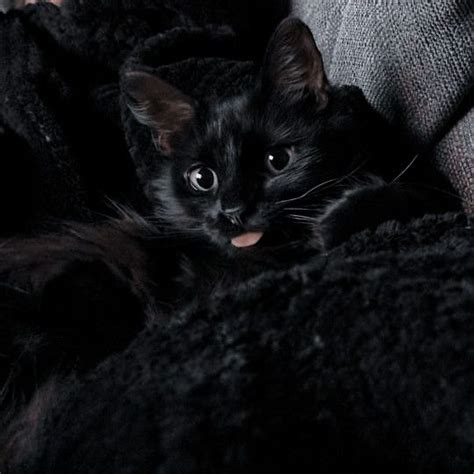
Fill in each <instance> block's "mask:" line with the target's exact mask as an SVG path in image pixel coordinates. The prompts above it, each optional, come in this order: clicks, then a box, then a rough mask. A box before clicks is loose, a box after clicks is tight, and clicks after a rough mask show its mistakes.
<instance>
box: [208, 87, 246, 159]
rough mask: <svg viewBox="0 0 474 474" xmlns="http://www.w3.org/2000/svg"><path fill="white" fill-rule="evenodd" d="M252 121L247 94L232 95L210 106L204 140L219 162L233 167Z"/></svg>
mask: <svg viewBox="0 0 474 474" xmlns="http://www.w3.org/2000/svg"><path fill="white" fill-rule="evenodd" d="M254 123H255V117H254V111H253V110H252V107H251V102H250V100H249V98H248V97H247V96H236V97H232V98H229V99H227V100H225V101H221V102H218V103H215V104H213V105H212V106H211V108H210V110H209V115H208V119H207V122H206V128H205V133H204V140H205V142H206V143H207V144H208V145H209V147H210V149H211V150H212V153H213V155H214V157H215V158H216V160H217V161H218V162H219V164H221V165H222V166H224V167H230V168H235V166H236V164H237V161H238V157H239V154H240V152H241V147H242V140H243V137H244V136H245V134H246V133H247V132H248V131H250V130H252V128H253V124H254Z"/></svg>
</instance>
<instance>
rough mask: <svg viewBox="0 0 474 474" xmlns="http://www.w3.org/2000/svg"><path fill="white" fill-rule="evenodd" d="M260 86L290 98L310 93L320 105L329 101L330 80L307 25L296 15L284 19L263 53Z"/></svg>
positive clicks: (294, 98)
mask: <svg viewBox="0 0 474 474" xmlns="http://www.w3.org/2000/svg"><path fill="white" fill-rule="evenodd" d="M262 80H263V86H264V88H267V89H268V90H269V91H270V93H272V92H279V93H280V94H283V95H284V96H286V97H288V98H289V99H293V100H298V99H301V98H302V97H303V96H304V94H305V93H308V92H310V93H313V94H314V95H315V96H316V99H317V100H318V102H319V104H320V108H323V107H324V106H325V105H326V104H327V101H328V89H329V82H328V80H327V78H326V73H325V72H324V66H323V60H322V58H321V53H320V52H319V50H318V47H317V46H316V43H315V41H314V37H313V34H312V33H311V30H310V29H309V28H308V26H307V25H306V24H305V23H303V22H302V21H301V20H299V19H297V18H287V19H285V20H283V21H282V22H281V23H280V25H279V26H278V27H277V29H276V31H275V33H273V36H272V37H271V39H270V42H269V44H268V47H267V51H266V54H265V59H264V63H263V74H262Z"/></svg>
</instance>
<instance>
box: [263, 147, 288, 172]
mask: <svg viewBox="0 0 474 474" xmlns="http://www.w3.org/2000/svg"><path fill="white" fill-rule="evenodd" d="M265 160H266V163H267V166H268V167H269V168H270V171H273V172H277V173H278V172H280V171H282V170H283V169H285V168H286V167H287V166H288V164H289V163H290V160H291V155H290V152H289V150H287V149H286V148H273V149H272V150H269V151H267V153H266V155H265Z"/></svg>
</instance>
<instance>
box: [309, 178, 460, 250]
mask: <svg viewBox="0 0 474 474" xmlns="http://www.w3.org/2000/svg"><path fill="white" fill-rule="evenodd" d="M458 209H460V202H459V199H458V198H456V197H455V196H453V195H452V194H450V193H449V192H445V191H443V190H440V189H437V188H431V187H430V186H427V185H423V184H419V185H417V184H404V183H393V184H385V183H378V184H371V185H366V186H360V187H356V188H352V189H349V190H347V191H346V192H345V193H344V194H343V195H342V196H341V197H340V198H339V199H337V200H336V201H334V202H333V203H331V204H330V205H329V206H328V207H327V209H326V211H325V212H324V214H323V216H322V217H321V219H320V226H319V228H318V229H317V231H316V236H317V241H318V242H319V243H320V246H322V248H324V249H325V250H328V249H331V248H333V247H335V246H337V245H340V244H342V243H343V242H345V241H346V240H348V239H349V238H350V236H351V235H353V234H355V233H357V232H361V231H362V230H364V229H374V228H375V227H377V226H378V225H380V224H382V223H383V222H385V221H388V220H397V221H400V222H406V221H408V220H410V219H412V218H415V217H420V216H423V215H425V214H430V213H440V212H447V211H451V210H458Z"/></svg>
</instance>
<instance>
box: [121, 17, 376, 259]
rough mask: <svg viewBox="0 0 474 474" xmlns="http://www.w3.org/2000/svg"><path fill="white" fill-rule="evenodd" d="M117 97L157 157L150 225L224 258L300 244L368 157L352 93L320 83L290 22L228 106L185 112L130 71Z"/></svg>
mask: <svg viewBox="0 0 474 474" xmlns="http://www.w3.org/2000/svg"><path fill="white" fill-rule="evenodd" d="M125 88H126V93H127V96H128V97H129V99H130V101H129V106H130V109H131V110H132V112H133V113H134V115H135V117H136V119H137V120H138V121H139V122H141V123H142V124H144V125H146V126H148V127H149V128H150V130H151V134H152V137H153V140H154V143H155V145H156V147H157V149H158V150H157V156H156V160H157V167H156V169H157V174H156V175H153V176H150V183H151V186H150V190H151V192H150V196H151V199H152V200H153V202H154V203H155V209H156V214H157V215H158V216H159V217H160V218H162V219H163V220H164V221H167V222H168V225H170V226H173V227H174V228H175V230H176V231H180V232H187V233H190V234H192V235H200V236H204V237H205V238H206V239H208V240H209V241H212V242H214V243H216V244H218V245H219V246H221V247H222V248H224V249H227V250H229V251H235V252H237V251H238V252H242V250H241V249H242V248H244V247H245V248H247V250H246V251H250V248H251V251H253V252H255V251H258V250H263V249H270V248H272V249H275V248H281V247H284V246H290V245H294V244H299V243H301V242H302V241H308V240H309V239H311V238H312V231H313V230H314V226H315V225H317V217H318V215H319V214H320V213H321V210H322V209H323V208H324V206H325V205H326V203H327V202H328V199H330V197H331V196H334V195H335V194H336V193H338V192H340V188H341V184H342V183H343V181H344V177H345V176H347V175H350V174H351V173H352V172H354V171H355V170H357V169H358V167H359V166H360V165H361V162H363V161H364V160H365V159H366V158H367V157H368V155H369V154H370V150H369V149H368V148H367V142H369V141H370V140H368V135H367V128H368V125H369V119H368V117H369V116H370V108H369V106H368V104H367V102H366V101H365V99H364V97H363V95H362V93H361V92H360V91H359V90H358V89H356V88H350V87H342V88H336V87H332V86H331V85H330V84H329V83H328V80H327V78H326V74H325V71H324V68H323V63H322V58H321V54H320V52H319V50H318V48H317V47H316V44H315V42H314V39H313V36H312V34H311V31H310V30H309V28H308V27H307V26H306V25H305V24H304V23H303V22H301V21H299V20H297V19H286V20H284V21H283V22H282V23H281V24H280V26H279V27H278V28H277V30H276V32H275V33H274V35H273V37H272V38H271V40H270V43H269V45H268V48H267V51H266V54H265V58H264V61H263V66H262V69H261V73H260V74H259V76H258V77H257V78H256V80H255V83H254V85H253V86H252V87H251V88H250V89H249V90H247V91H246V92H245V93H243V94H242V95H240V96H237V97H233V98H230V99H225V100H221V101H213V102H211V103H200V104H197V103H195V101H194V100H193V99H191V98H190V97H188V96H186V95H185V94H184V93H182V92H181V91H179V90H177V89H176V88H175V87H173V86H171V85H170V84H167V83H165V82H164V81H163V80H161V79H160V78H159V77H157V76H155V75H151V74H148V73H145V72H139V71H133V72H132V71H131V72H128V73H127V75H126V80H125ZM237 248H238V250H237ZM232 249H233V250H232Z"/></svg>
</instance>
